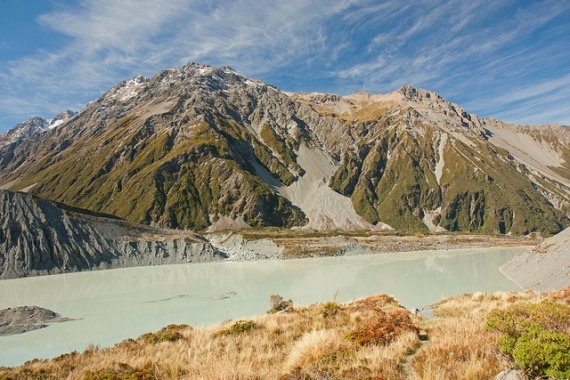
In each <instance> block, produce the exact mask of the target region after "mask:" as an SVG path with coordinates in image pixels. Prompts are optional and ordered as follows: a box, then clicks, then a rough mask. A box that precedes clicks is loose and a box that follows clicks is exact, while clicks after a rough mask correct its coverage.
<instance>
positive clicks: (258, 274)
mask: <svg viewBox="0 0 570 380" xmlns="http://www.w3.org/2000/svg"><path fill="white" fill-rule="evenodd" d="M526 249H527V248H486V249H481V248H478V249H461V250H445V251H426V252H408V253H390V254H372V255H358V256H343V257H331V258H314V259H298V260H287V261H256V262H215V263H203V264H179V265H165V266H153V267H136V268H127V269H114V270H107V271H94V272H81V273H71V274H63V275H54V276H43V277H31V278H25V279H16V280H1V281H0V309H5V308H8V307H16V306H24V305H29V306H40V307H44V308H46V309H50V310H53V311H55V312H57V313H59V314H61V315H62V316H63V317H68V318H72V319H73V320H72V321H68V322H64V323H57V324H53V325H50V326H48V327H47V328H44V329H40V330H35V331H31V332H27V333H25V334H19V335H11V336H0V366H12V365H19V364H23V363H24V362H25V361H27V360H30V359H33V358H42V359H43V358H53V357H55V356H58V355H61V354H63V353H67V352H71V351H74V350H76V351H79V352H83V351H84V350H85V348H86V347H87V346H88V345H90V344H95V345H99V346H101V347H110V346H113V345H114V344H115V343H118V342H120V341H122V340H124V339H127V338H137V337H138V336H140V335H141V334H143V333H145V332H150V331H156V330H159V329H160V328H162V327H164V326H166V325H168V324H171V323H185V324H189V325H192V326H204V325H209V324H215V323H219V322H222V321H224V320H228V319H233V320H236V319H242V318H247V317H251V316H255V315H259V314H264V313H265V312H266V310H267V309H268V308H269V296H270V295H272V294H279V295H281V296H283V297H284V298H285V299H289V298H290V299H292V300H293V303H294V305H297V306H300V305H308V304H312V303H317V302H320V303H324V302H327V301H331V300H333V298H334V296H335V293H337V292H338V295H337V298H336V300H337V302H348V301H353V300H356V299H359V298H363V297H366V296H369V295H373V294H389V295H393V296H395V297H396V298H397V299H398V300H399V301H400V303H401V304H402V305H404V306H405V307H407V308H410V309H412V308H415V307H419V306H423V305H428V304H431V303H434V302H435V301H437V300H439V299H441V298H444V297H448V296H453V295H458V294H464V293H474V292H477V291H518V290H520V288H518V287H517V286H516V285H515V284H514V283H512V282H511V281H510V280H508V279H507V278H506V277H505V276H503V275H502V274H501V273H500V271H499V270H498V268H499V266H501V265H502V264H503V263H505V262H506V261H508V260H509V259H510V258H512V257H513V256H515V255H517V254H520V253H522V252H524V251H525V250H526Z"/></svg>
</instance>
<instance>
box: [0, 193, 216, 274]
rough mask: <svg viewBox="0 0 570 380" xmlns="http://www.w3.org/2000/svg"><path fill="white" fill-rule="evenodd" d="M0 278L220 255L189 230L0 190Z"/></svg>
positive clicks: (165, 262) (201, 260) (178, 261)
mask: <svg viewBox="0 0 570 380" xmlns="http://www.w3.org/2000/svg"><path fill="white" fill-rule="evenodd" d="M0 215H1V219H0V279H7V278H17V277H27V276H37V275H46V274H56V273H68V272H77V271H84V270H94V269H110V268H123V267H131V266H142V265H158V264H177V263H188V262H204V261H212V260H221V259H222V258H223V257H224V256H223V254H222V253H220V252H218V251H217V250H216V249H214V248H213V247H212V246H211V245H210V244H209V243H208V242H206V241H205V240H203V239H201V238H199V237H198V236H196V235H194V234H192V233H186V234H184V233H182V232H180V231H177V232H176V233H173V232H172V231H166V230H161V229H155V228H151V227H147V226H137V225H134V224H132V223H129V222H126V221H123V220H119V219H113V218H108V217H103V216H96V215H88V214H83V213H81V212H79V211H78V210H76V211H73V210H70V209H67V210H65V209H63V208H61V207H59V206H58V205H56V204H55V203H52V202H49V201H46V200H44V199H41V198H37V197H34V196H31V195H28V194H23V193H14V192H10V191H5V190H0Z"/></svg>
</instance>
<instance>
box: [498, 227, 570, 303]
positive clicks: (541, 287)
mask: <svg viewBox="0 0 570 380" xmlns="http://www.w3.org/2000/svg"><path fill="white" fill-rule="evenodd" d="M500 270H501V272H502V273H503V274H504V275H505V276H507V277H508V278H510V279H511V281H513V282H514V283H515V284H517V285H518V286H520V287H521V288H523V289H525V290H533V291H537V292H548V291H552V290H560V289H564V288H566V287H568V286H570V228H567V229H565V230H564V231H562V232H560V233H559V234H557V235H554V236H552V237H549V238H547V239H545V240H544V241H543V242H542V243H541V244H539V245H537V246H536V247H534V248H533V249H530V250H529V251H527V252H525V253H523V254H521V255H518V256H516V257H513V258H512V259H511V260H509V261H508V262H506V263H505V264H503V265H502V266H501V268H500Z"/></svg>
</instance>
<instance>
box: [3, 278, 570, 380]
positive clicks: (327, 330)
mask: <svg viewBox="0 0 570 380" xmlns="http://www.w3.org/2000/svg"><path fill="white" fill-rule="evenodd" d="M545 298H550V299H552V300H555V301H557V302H562V303H567V302H569V300H570V288H568V289H565V290H563V291H559V292H553V293H550V294H546V293H538V294H537V293H532V292H523V293H475V294H470V295H463V296H458V297H453V298H448V299H444V300H441V301H440V302H438V303H437V304H436V305H434V308H435V313H436V315H437V316H438V318H437V319H432V320H424V319H422V318H420V317H419V316H416V315H414V314H413V313H410V312H409V311H407V310H406V309H404V308H402V307H401V306H400V305H399V304H398V302H397V301H396V300H395V299H394V298H392V297H389V296H385V295H381V296H373V297H368V298H365V299H363V300H359V301H355V302H352V303H348V304H344V305H338V304H336V303H334V302H329V303H327V304H326V305H322V304H316V305H311V306H308V307H297V308H290V309H288V312H286V313H278V314H268V315H263V316H259V317H257V318H254V319H253V320H250V321H228V322H226V323H224V324H221V325H218V326H210V327H206V328H200V329H194V328H192V327H189V326H185V325H171V326H167V327H165V328H164V329H162V330H161V331H158V332H156V333H149V334H145V335H143V336H141V337H140V338H138V339H136V340H133V339H129V340H126V341H123V342H121V343H119V344H117V345H116V346H115V347H112V348H105V349H100V348H99V347H97V346H89V347H88V348H87V349H86V350H85V352H83V353H73V354H66V355H62V356H61V357H59V358H55V359H52V360H41V361H31V362H28V363H26V364H25V365H23V366H20V367H14V368H0V379H3V380H4V379H29V378H36V379H206V380H208V379H228V380H229V379H280V380H294V379H324V378H326V379H489V378H493V377H494V376H495V375H496V374H497V373H499V372H500V371H501V370H503V369H506V368H508V367H509V366H512V364H511V363H509V362H508V361H506V359H503V358H502V356H501V355H498V351H497V349H496V338H497V335H496V333H494V332H490V331H486V330H485V321H486V317H487V315H488V313H489V312H490V311H491V310H493V309H496V308H501V309H502V308H506V307H508V306H509V305H512V304H513V303H517V302H530V303H537V302H540V301H541V300H543V299H545ZM420 329H421V330H426V331H428V335H429V342H426V343H422V342H420V340H419V338H418V331H419V330H420Z"/></svg>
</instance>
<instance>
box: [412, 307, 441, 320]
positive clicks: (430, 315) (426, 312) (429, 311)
mask: <svg viewBox="0 0 570 380" xmlns="http://www.w3.org/2000/svg"><path fill="white" fill-rule="evenodd" d="M414 314H416V315H419V316H420V317H422V318H424V319H435V318H437V317H436V316H435V314H434V308H433V306H431V305H427V306H420V307H417V308H415V309H414Z"/></svg>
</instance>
